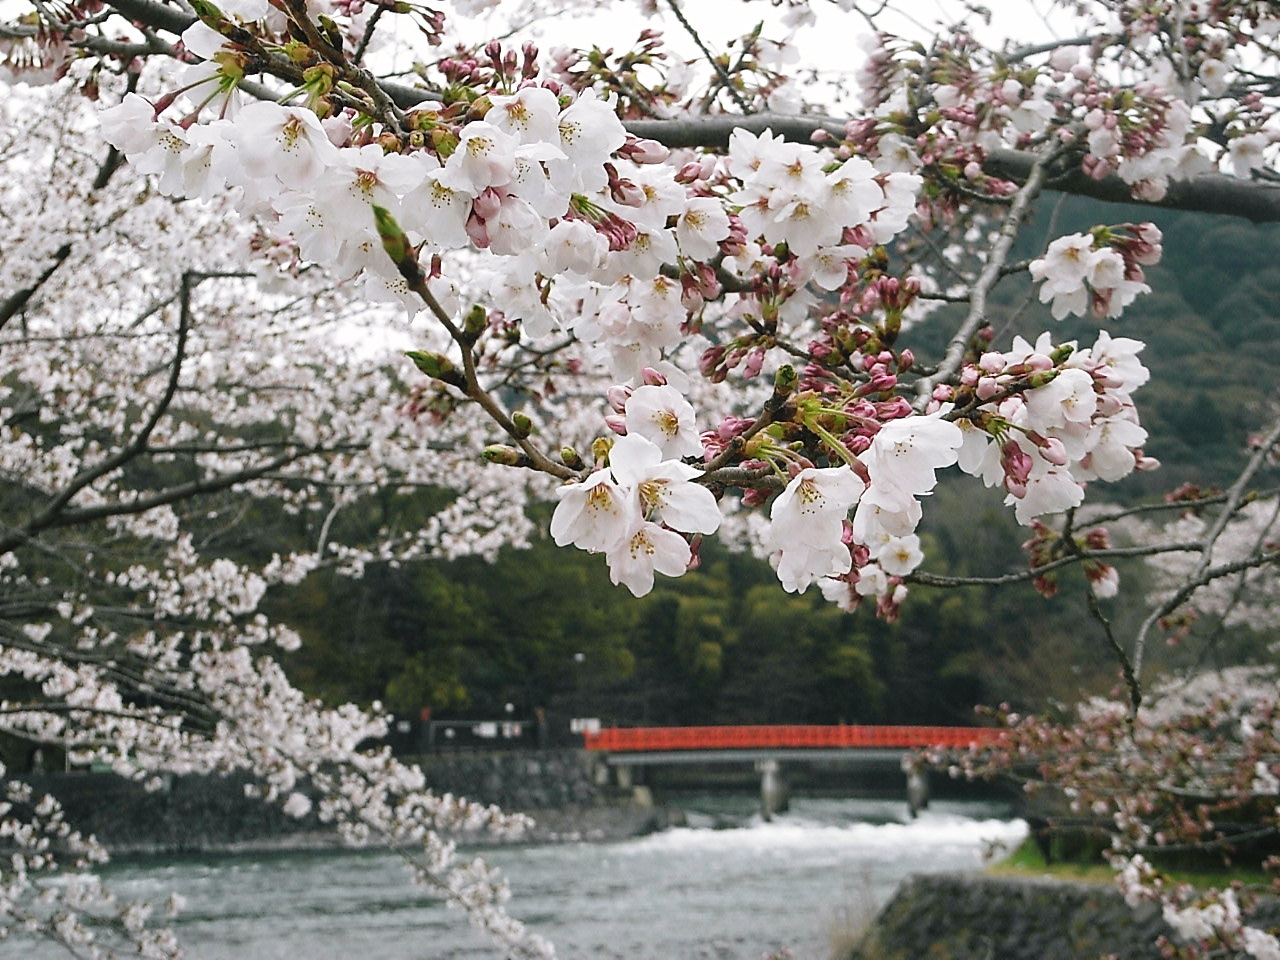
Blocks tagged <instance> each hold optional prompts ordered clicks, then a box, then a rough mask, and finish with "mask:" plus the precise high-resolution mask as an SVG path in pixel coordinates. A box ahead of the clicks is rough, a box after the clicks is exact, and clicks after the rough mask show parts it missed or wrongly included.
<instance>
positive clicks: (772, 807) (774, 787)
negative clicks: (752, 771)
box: [756, 760, 791, 821]
mask: <svg viewBox="0 0 1280 960" xmlns="http://www.w3.org/2000/svg"><path fill="white" fill-rule="evenodd" d="M756 770H757V772H759V774H760V813H761V815H762V816H763V817H764V819H765V820H766V821H768V820H772V819H773V815H774V814H775V813H786V811H787V808H788V807H789V806H790V805H791V795H790V793H789V792H788V790H787V782H786V780H784V779H783V778H782V765H781V764H780V763H778V761H777V760H757V761H756Z"/></svg>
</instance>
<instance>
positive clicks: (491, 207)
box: [471, 187, 502, 220]
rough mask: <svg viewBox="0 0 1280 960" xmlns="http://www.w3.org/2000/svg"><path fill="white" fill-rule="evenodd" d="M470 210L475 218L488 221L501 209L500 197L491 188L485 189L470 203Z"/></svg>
mask: <svg viewBox="0 0 1280 960" xmlns="http://www.w3.org/2000/svg"><path fill="white" fill-rule="evenodd" d="M471 209H473V210H474V211H475V212H476V216H477V217H479V218H480V219H481V220H490V219H492V218H493V217H496V216H497V215H498V211H499V210H501V209H502V195H501V194H500V193H498V191H497V190H495V189H494V188H493V187H487V188H485V190H484V192H483V193H481V194H480V196H478V197H476V198H475V200H474V201H472V204H471Z"/></svg>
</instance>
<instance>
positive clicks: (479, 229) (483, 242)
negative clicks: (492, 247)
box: [467, 213, 489, 250]
mask: <svg viewBox="0 0 1280 960" xmlns="http://www.w3.org/2000/svg"><path fill="white" fill-rule="evenodd" d="M467 236H468V237H470V238H471V242H472V243H474V244H475V245H476V246H477V247H479V248H480V249H481V250H485V249H487V248H488V246H489V228H488V227H486V226H485V223H484V221H483V220H481V219H480V218H479V217H477V216H476V215H475V214H474V213H473V214H471V216H469V217H467Z"/></svg>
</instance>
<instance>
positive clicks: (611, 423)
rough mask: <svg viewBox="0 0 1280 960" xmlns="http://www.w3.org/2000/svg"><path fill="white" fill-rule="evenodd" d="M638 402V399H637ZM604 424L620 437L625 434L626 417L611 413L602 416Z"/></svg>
mask: <svg viewBox="0 0 1280 960" xmlns="http://www.w3.org/2000/svg"><path fill="white" fill-rule="evenodd" d="M637 402H638V401H637ZM604 422H605V425H606V426H607V427H608V428H609V429H610V430H612V431H613V432H614V433H616V434H617V435H618V436H620V437H625V436H626V435H627V418H626V417H622V416H618V415H617V414H614V413H611V414H609V416H607V417H605V418H604Z"/></svg>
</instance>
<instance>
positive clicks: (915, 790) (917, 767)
mask: <svg viewBox="0 0 1280 960" xmlns="http://www.w3.org/2000/svg"><path fill="white" fill-rule="evenodd" d="M902 770H903V772H904V773H905V774H906V775H907V809H908V810H909V811H910V812H911V817H912V819H914V818H916V817H918V816H919V815H920V811H921V810H923V809H924V808H925V807H927V806H929V771H928V770H927V769H925V767H924V766H922V765H921V764H919V763H915V762H914V760H913V758H912V756H911V755H910V754H907V756H905V757H903V758H902Z"/></svg>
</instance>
